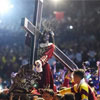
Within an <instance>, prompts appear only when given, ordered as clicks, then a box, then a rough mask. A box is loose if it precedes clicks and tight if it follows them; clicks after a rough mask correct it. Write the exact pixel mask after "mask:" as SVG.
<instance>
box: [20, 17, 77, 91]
mask: <svg viewBox="0 0 100 100" xmlns="http://www.w3.org/2000/svg"><path fill="white" fill-rule="evenodd" d="M21 24H22V27H23V28H24V29H25V30H26V31H27V32H28V33H30V34H31V36H32V37H33V36H34V37H35V41H34V43H33V44H34V45H36V44H35V43H36V39H37V37H38V36H39V35H40V36H41V38H40V39H39V48H40V49H41V50H39V52H40V54H39V55H37V56H38V57H37V58H38V59H31V60H35V63H32V64H33V65H34V64H35V65H36V66H35V70H36V71H37V72H39V73H41V80H40V82H39V88H51V89H53V77H52V73H51V70H50V66H49V64H48V60H49V59H50V58H51V57H52V56H55V57H56V58H57V59H58V60H59V61H60V62H61V63H62V64H63V65H64V66H65V67H67V68H68V69H69V70H70V71H71V72H72V71H73V70H75V69H77V68H78V67H77V65H76V64H75V63H74V62H73V61H72V60H71V59H70V58H69V57H68V56H66V55H65V54H64V53H63V52H62V51H61V50H60V49H59V48H58V47H57V46H56V45H54V44H53V41H51V40H53V39H52V38H53V36H54V33H53V32H52V31H50V30H45V31H43V32H40V31H39V29H38V28H37V27H36V26H35V25H33V24H32V23H31V22H30V21H29V20H28V19H27V18H24V19H22V23H21ZM33 44H32V45H31V46H33ZM33 49H34V50H35V49H36V47H34V48H33ZM31 52H32V51H31ZM37 52H38V51H37ZM37 52H35V53H32V54H33V55H31V56H35V54H36V53H37ZM33 58H34V57H33ZM31 62H32V61H31Z"/></svg>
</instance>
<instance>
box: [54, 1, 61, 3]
mask: <svg viewBox="0 0 100 100" xmlns="http://www.w3.org/2000/svg"><path fill="white" fill-rule="evenodd" d="M52 1H53V2H55V3H58V2H60V1H61V0H52Z"/></svg>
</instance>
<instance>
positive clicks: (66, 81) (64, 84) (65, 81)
mask: <svg viewBox="0 0 100 100" xmlns="http://www.w3.org/2000/svg"><path fill="white" fill-rule="evenodd" d="M69 81H70V78H69V77H68V76H66V77H65V79H64V83H63V86H64V87H69Z"/></svg>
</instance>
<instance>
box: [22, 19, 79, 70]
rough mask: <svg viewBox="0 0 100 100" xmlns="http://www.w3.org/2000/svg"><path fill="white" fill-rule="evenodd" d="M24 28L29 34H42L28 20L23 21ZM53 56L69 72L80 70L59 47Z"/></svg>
mask: <svg viewBox="0 0 100 100" xmlns="http://www.w3.org/2000/svg"><path fill="white" fill-rule="evenodd" d="M22 26H23V28H24V29H25V30H26V31H27V32H30V33H31V34H32V35H38V34H41V32H40V31H39V30H38V29H37V28H36V27H35V26H34V25H33V24H32V23H31V22H30V21H29V20H28V19H27V18H24V19H23V20H22ZM53 55H54V56H55V57H56V58H57V59H58V60H59V61H60V62H61V63H62V64H63V65H64V66H66V67H67V68H68V69H69V70H71V71H73V70H74V69H78V67H77V65H76V64H75V63H74V62H73V61H72V60H71V59H70V58H69V57H68V56H66V55H65V54H64V53H63V52H62V51H61V50H60V49H59V48H58V47H57V46H55V51H54V53H53Z"/></svg>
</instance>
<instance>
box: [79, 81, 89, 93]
mask: <svg viewBox="0 0 100 100" xmlns="http://www.w3.org/2000/svg"><path fill="white" fill-rule="evenodd" d="M80 90H86V91H88V84H87V83H86V82H84V83H82V84H81V85H80Z"/></svg>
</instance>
